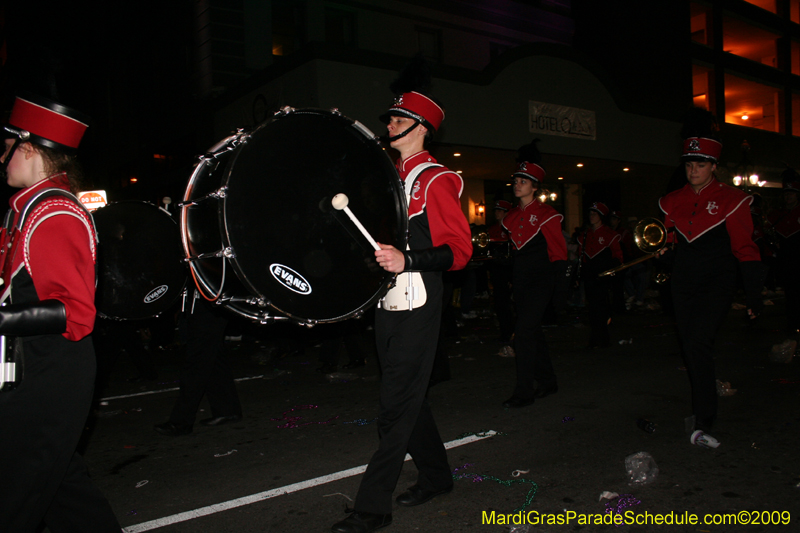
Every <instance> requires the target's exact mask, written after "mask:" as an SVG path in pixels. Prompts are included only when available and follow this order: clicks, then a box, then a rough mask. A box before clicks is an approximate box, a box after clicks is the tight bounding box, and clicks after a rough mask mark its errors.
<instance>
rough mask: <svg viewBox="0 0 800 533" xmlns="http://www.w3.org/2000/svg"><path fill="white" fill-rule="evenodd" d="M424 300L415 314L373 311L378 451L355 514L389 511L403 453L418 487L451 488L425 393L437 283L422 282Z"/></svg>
mask: <svg viewBox="0 0 800 533" xmlns="http://www.w3.org/2000/svg"><path fill="white" fill-rule="evenodd" d="M425 285H426V289H427V291H428V302H427V304H425V306H423V307H421V308H419V309H416V310H414V311H385V310H382V309H378V310H377V311H376V313H375V339H376V344H377V348H378V358H379V359H380V363H381V370H382V376H381V393H380V394H381V400H380V414H379V416H378V423H377V425H378V435H379V436H380V444H379V445H378V450H377V451H376V452H375V454H374V455H373V456H372V458H371V459H370V461H369V466H368V467H367V471H366V472H365V473H364V477H363V479H362V480H361V486H360V487H359V489H358V495H357V496H356V501H355V506H354V508H355V510H356V511H359V512H366V513H378V514H388V513H391V512H392V493H393V492H394V489H395V487H396V486H397V480H398V478H399V476H400V472H401V470H402V468H403V462H404V461H405V456H406V452H407V453H409V454H411V457H412V458H413V460H414V464H415V465H416V467H417V470H418V471H419V474H418V478H417V484H418V485H419V486H420V487H422V488H423V489H426V490H441V489H444V488H446V487H448V486H450V485H451V484H452V482H453V481H452V475H451V473H450V465H449V463H448V462H447V453H446V452H445V449H444V445H443V444H442V439H441V437H440V436H439V430H438V429H437V427H436V422H434V420H433V414H432V413H431V409H430V406H429V405H428V401H427V399H426V397H425V396H426V391H427V389H428V382H429V379H430V375H431V367H432V366H433V360H434V357H435V355H436V345H437V339H438V335H439V325H440V320H441V303H440V302H441V299H442V292H441V284H438V285H437V284H432V283H429V282H428V281H426V283H425Z"/></svg>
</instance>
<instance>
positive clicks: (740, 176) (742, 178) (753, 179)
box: [733, 140, 761, 192]
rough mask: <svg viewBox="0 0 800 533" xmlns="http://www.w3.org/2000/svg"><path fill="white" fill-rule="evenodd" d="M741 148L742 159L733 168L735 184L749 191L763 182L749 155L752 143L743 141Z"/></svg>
mask: <svg viewBox="0 0 800 533" xmlns="http://www.w3.org/2000/svg"><path fill="white" fill-rule="evenodd" d="M739 149H740V150H741V152H742V160H741V161H739V163H738V164H737V165H736V166H735V167H734V168H733V184H734V185H735V186H736V187H742V188H744V190H745V192H747V191H749V190H750V188H751V187H756V186H759V187H760V186H761V182H759V178H758V174H756V171H755V165H753V163H752V162H751V161H750V159H749V157H748V154H749V153H750V144H749V143H748V142H747V140H743V141H742V144H741V146H740V147H739Z"/></svg>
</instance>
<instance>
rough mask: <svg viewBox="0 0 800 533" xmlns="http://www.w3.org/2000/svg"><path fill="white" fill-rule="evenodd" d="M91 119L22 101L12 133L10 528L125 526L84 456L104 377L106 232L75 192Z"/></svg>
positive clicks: (1, 459)
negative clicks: (86, 430)
mask: <svg viewBox="0 0 800 533" xmlns="http://www.w3.org/2000/svg"><path fill="white" fill-rule="evenodd" d="M86 122H87V121H86V119H85V117H83V115H82V114H80V113H78V112H76V111H74V110H71V109H69V108H67V107H64V106H62V105H60V104H57V103H55V102H51V101H49V100H45V99H42V98H17V100H16V102H15V104H14V108H13V110H12V112H11V119H10V121H9V124H8V125H6V126H5V128H4V129H5V132H6V134H10V135H11V137H12V138H10V139H6V140H5V152H4V154H3V157H2V163H3V166H4V167H5V168H4V169H5V174H6V176H7V180H8V184H9V185H10V186H12V187H16V188H20V189H22V190H21V191H19V192H18V193H16V194H15V195H14V196H13V197H12V198H11V201H10V204H11V210H10V211H9V213H8V215H7V216H6V222H5V224H4V227H3V229H2V232H1V233H0V243H1V244H2V248H0V262H1V263H0V264H2V267H0V268H1V269H2V272H1V273H2V281H3V285H2V302H3V303H4V306H3V307H0V334H2V335H5V336H6V337H7V338H6V341H7V344H8V345H9V346H13V348H12V350H13V358H14V361H15V364H16V369H17V372H16V373H17V380H16V381H15V382H13V383H11V382H9V383H5V386H4V390H3V392H2V393H0V427H2V428H3V429H2V431H3V437H2V439H0V463H2V472H3V477H4V479H5V482H4V483H2V484H0V531H20V532H33V531H36V530H37V528H38V527H39V526H40V524H41V523H42V522H44V523H45V524H46V525H47V526H48V528H49V529H50V530H51V531H93V532H94V531H97V532H102V533H107V532H108V533H110V532H115V533H118V532H119V531H120V526H119V524H118V523H117V520H116V518H115V517H114V513H113V512H112V510H111V506H110V505H109V504H108V501H106V499H105V498H104V497H103V495H102V494H101V493H100V491H99V490H98V489H97V488H96V487H95V486H94V485H93V483H92V482H91V480H90V479H89V474H88V472H87V470H86V465H85V464H84V463H83V460H82V459H81V457H80V456H79V455H78V454H77V452H76V451H75V449H76V448H77V446H78V440H79V439H80V436H81V433H82V432H83V427H84V423H85V422H86V418H87V416H88V415H89V408H90V405H91V400H92V392H93V384H94V376H95V356H94V349H93V347H92V340H91V337H89V336H88V335H89V334H90V333H91V332H92V329H93V327H94V320H95V307H94V296H95V265H94V263H95V245H96V233H95V229H94V226H93V224H92V220H91V216H90V215H89V213H88V212H87V211H86V210H85V209H84V208H83V207H82V206H81V204H80V202H79V201H78V200H77V198H75V196H73V195H72V194H71V193H70V191H71V190H72V191H73V192H75V190H76V189H75V187H76V178H77V177H78V167H77V163H76V160H75V158H74V155H73V154H74V152H75V151H76V150H77V148H78V144H79V143H80V140H81V138H82V136H83V133H84V131H85V130H86ZM20 374H21V376H20ZM12 385H13V386H14V387H13V388H12V389H11V390H7V388H6V387H8V388H11V386H12Z"/></svg>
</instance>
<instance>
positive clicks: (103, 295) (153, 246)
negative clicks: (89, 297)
mask: <svg viewBox="0 0 800 533" xmlns="http://www.w3.org/2000/svg"><path fill="white" fill-rule="evenodd" d="M92 215H93V217H94V222H95V226H96V227H97V236H98V246H97V293H96V298H95V306H96V307H97V314H98V315H100V316H101V317H104V318H111V319H116V320H135V319H144V318H152V317H155V316H158V315H160V314H161V313H163V312H164V311H166V310H167V309H168V308H169V307H170V306H172V304H174V303H175V302H176V301H177V300H178V298H179V297H180V295H181V293H182V292H183V289H184V288H185V287H186V281H187V273H186V266H185V265H184V264H183V255H182V254H181V237H180V231H179V230H178V223H177V222H176V221H175V220H173V218H172V216H170V214H169V213H167V212H166V211H164V210H163V209H160V208H158V207H156V206H155V205H153V204H151V203H148V202H138V201H125V202H116V203H111V204H108V205H107V206H105V207H101V208H100V209H98V210H97V211H95V212H94V213H92Z"/></svg>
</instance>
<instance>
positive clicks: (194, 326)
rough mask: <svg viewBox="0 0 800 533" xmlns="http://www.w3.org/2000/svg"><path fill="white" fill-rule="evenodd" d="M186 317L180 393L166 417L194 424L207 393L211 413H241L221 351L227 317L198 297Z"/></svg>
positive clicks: (222, 414) (221, 414) (228, 368)
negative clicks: (168, 415) (191, 310)
mask: <svg viewBox="0 0 800 533" xmlns="http://www.w3.org/2000/svg"><path fill="white" fill-rule="evenodd" d="M186 320H187V326H188V327H187V333H188V339H187V342H186V357H185V359H184V361H183V367H182V368H181V386H180V395H179V396H178V401H177V402H176V403H175V406H174V407H173V408H172V414H170V417H169V421H170V422H172V423H173V424H177V425H191V424H194V420H195V415H196V414H197V409H198V408H199V407H200V401H201V400H202V399H203V396H204V395H207V396H208V403H209V404H210V405H211V416H212V417H217V416H231V415H241V414H242V406H241V404H240V403H239V395H238V394H237V393H236V385H235V384H234V382H233V375H232V374H231V369H230V367H229V366H228V362H227V361H226V360H225V357H224V354H223V351H224V346H225V328H226V326H227V325H228V319H227V317H226V316H225V315H223V314H222V313H221V311H220V310H217V309H214V308H212V307H211V304H208V303H206V302H205V301H203V300H200V299H197V300H195V304H194V312H191V313H189V314H188V315H187V316H186Z"/></svg>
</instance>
